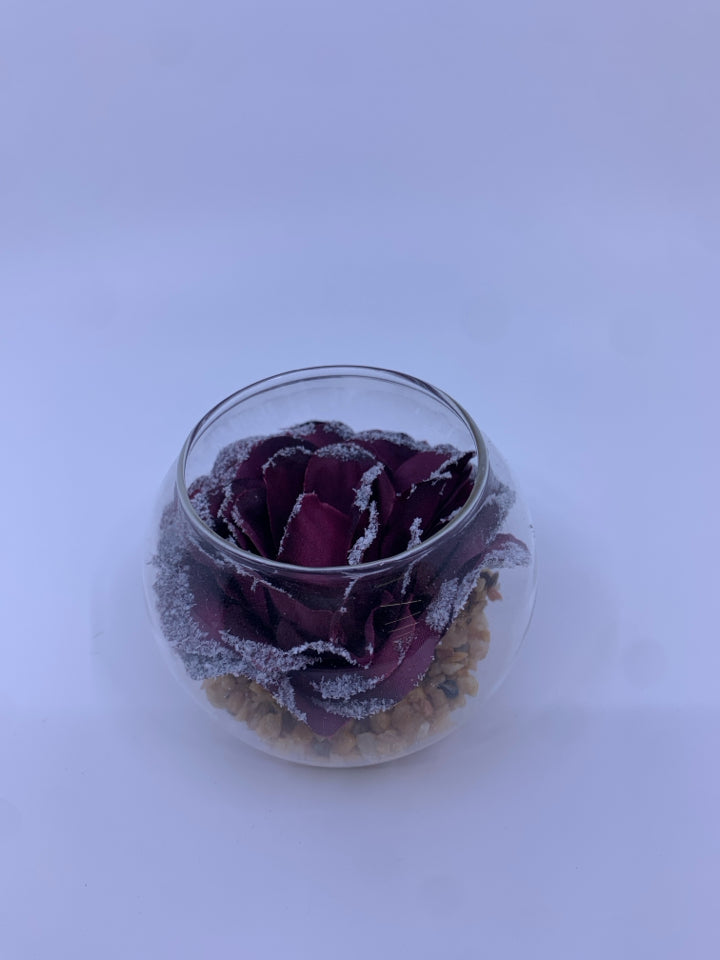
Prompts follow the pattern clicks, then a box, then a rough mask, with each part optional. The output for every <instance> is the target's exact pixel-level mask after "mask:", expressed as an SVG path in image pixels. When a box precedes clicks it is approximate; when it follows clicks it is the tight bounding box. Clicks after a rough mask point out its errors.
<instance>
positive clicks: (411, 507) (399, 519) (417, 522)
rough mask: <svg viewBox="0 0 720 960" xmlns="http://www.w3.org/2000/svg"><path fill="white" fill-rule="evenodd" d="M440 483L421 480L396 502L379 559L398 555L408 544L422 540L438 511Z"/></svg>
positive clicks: (441, 482)
mask: <svg viewBox="0 0 720 960" xmlns="http://www.w3.org/2000/svg"><path fill="white" fill-rule="evenodd" d="M444 482H445V481H442V480H440V481H437V480H425V481H424V482H423V483H418V484H416V485H415V486H414V487H413V488H412V489H411V490H407V491H405V493H403V494H401V495H400V496H399V497H398V498H397V499H396V501H395V507H394V509H393V512H392V514H391V515H390V518H389V520H388V522H387V525H386V530H385V535H384V537H383V541H382V547H381V555H382V556H383V557H392V556H394V555H395V554H397V553H402V552H403V551H404V550H407V549H408V547H409V546H410V545H411V544H412V545H415V543H416V542H420V540H423V539H425V537H426V531H427V529H428V528H429V527H430V526H431V525H432V522H433V520H434V518H435V512H436V510H437V507H438V485H440V484H443V483H444Z"/></svg>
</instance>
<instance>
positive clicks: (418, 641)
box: [358, 620, 440, 703]
mask: <svg viewBox="0 0 720 960" xmlns="http://www.w3.org/2000/svg"><path fill="white" fill-rule="evenodd" d="M403 629H405V630H407V628H403V627H399V628H398V632H402V630H403ZM439 640H440V636H439V635H438V633H437V632H436V631H434V630H432V629H431V628H430V627H429V626H428V625H427V623H425V622H424V621H422V620H420V621H417V622H416V623H415V626H414V628H413V634H412V637H411V640H410V643H409V644H408V646H407V649H406V651H405V654H404V656H403V658H402V660H401V661H400V663H399V664H398V666H397V667H396V669H395V670H393V671H392V672H391V673H390V674H389V675H388V676H387V677H386V678H385V679H384V680H383V681H381V682H380V683H379V684H378V685H377V686H376V687H375V688H374V689H373V691H372V694H371V695H370V694H368V696H372V697H373V698H380V699H388V700H392V701H393V703H397V702H398V701H399V700H402V698H403V697H406V696H407V695H408V693H410V691H411V690H413V689H414V688H415V687H416V686H417V685H418V683H419V682H420V681H421V680H422V678H423V677H424V676H425V674H426V673H427V671H428V669H429V667H430V664H431V663H432V659H433V657H434V655H435V647H436V646H437V644H438V642H439ZM392 642H393V637H392V636H391V637H390V638H389V639H388V642H387V643H386V646H388V645H391V644H392ZM383 649H384V648H383ZM358 699H359V700H360V701H362V700H363V699H364V698H363V697H359V698H358Z"/></svg>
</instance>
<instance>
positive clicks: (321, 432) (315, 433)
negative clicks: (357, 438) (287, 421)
mask: <svg viewBox="0 0 720 960" xmlns="http://www.w3.org/2000/svg"><path fill="white" fill-rule="evenodd" d="M288 434H289V435H290V436H291V437H293V438H294V439H296V440H298V441H299V442H300V443H303V444H305V445H306V446H308V445H312V446H314V447H327V446H329V445H330V444H333V443H342V442H343V441H345V440H350V439H352V438H353V437H354V435H355V431H354V430H352V429H351V428H350V427H348V426H347V424H345V423H339V422H338V421H337V420H333V421H329V422H328V421H322V420H308V421H307V423H300V424H298V425H297V426H295V427H292V428H291V429H290V430H289V431H288Z"/></svg>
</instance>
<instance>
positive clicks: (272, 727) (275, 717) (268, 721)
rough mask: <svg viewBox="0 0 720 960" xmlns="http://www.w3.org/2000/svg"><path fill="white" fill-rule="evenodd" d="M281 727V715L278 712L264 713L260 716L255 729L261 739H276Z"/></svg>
mask: <svg viewBox="0 0 720 960" xmlns="http://www.w3.org/2000/svg"><path fill="white" fill-rule="evenodd" d="M281 729H282V717H281V716H280V714H279V713H266V714H265V715H264V716H262V717H260V719H259V721H258V724H257V726H256V727H255V731H256V732H257V734H258V736H260V737H262V738H263V740H277V738H278V737H279V736H280V731H281Z"/></svg>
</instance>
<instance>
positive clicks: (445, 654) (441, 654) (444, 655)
mask: <svg viewBox="0 0 720 960" xmlns="http://www.w3.org/2000/svg"><path fill="white" fill-rule="evenodd" d="M454 653H455V651H454V650H453V648H452V647H438V649H437V656H438V660H439V661H440V663H442V664H444V663H445V661H446V660H449V659H450V657H452V655H453V654H454Z"/></svg>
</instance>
